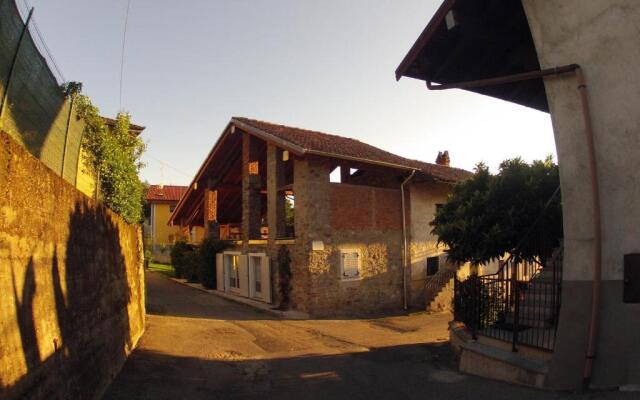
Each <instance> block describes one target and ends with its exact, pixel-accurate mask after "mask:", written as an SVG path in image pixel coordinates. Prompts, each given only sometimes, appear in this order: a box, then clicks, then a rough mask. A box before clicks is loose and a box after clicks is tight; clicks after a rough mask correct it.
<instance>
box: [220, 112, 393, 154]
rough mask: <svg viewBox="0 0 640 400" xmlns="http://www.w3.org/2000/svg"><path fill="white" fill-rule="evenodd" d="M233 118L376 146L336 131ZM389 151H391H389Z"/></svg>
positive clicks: (238, 118)
mask: <svg viewBox="0 0 640 400" xmlns="http://www.w3.org/2000/svg"><path fill="white" fill-rule="evenodd" d="M232 118H233V119H237V120H245V121H254V122H259V123H262V124H269V125H273V126H279V127H282V128H289V129H298V130H300V131H304V132H310V133H319V134H321V135H325V136H332V137H337V138H341V139H349V140H353V141H355V142H358V143H361V144H364V145H367V146H371V147H376V146H374V145H372V144H369V143H366V142H363V141H361V140H359V139H356V138H352V137H350V136H342V135H336V134H335V133H327V132H322V131H318V130H314V129H308V128H300V127H298V126H292V125H284V124H278V123H275V122H270V121H264V120H260V119H255V118H247V117H232ZM376 148H377V149H378V150H382V151H387V150H384V149H381V148H379V147H376ZM387 153H389V152H388V151H387ZM389 154H393V153H389Z"/></svg>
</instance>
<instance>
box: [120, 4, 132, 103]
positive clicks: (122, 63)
mask: <svg viewBox="0 0 640 400" xmlns="http://www.w3.org/2000/svg"><path fill="white" fill-rule="evenodd" d="M130 8H131V0H127V11H126V13H125V14H124V31H123V32H122V59H121V61H120V111H122V80H123V75H124V50H125V45H126V43H127V25H128V23H129V9H130Z"/></svg>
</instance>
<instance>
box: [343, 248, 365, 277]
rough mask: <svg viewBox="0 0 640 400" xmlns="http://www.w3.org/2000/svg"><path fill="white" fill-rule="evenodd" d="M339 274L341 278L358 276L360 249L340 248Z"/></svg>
mask: <svg viewBox="0 0 640 400" xmlns="http://www.w3.org/2000/svg"><path fill="white" fill-rule="evenodd" d="M340 258H341V260H340V276H341V278H342V279H358V278H360V265H361V263H360V259H361V257H360V251H359V250H342V251H341V252H340Z"/></svg>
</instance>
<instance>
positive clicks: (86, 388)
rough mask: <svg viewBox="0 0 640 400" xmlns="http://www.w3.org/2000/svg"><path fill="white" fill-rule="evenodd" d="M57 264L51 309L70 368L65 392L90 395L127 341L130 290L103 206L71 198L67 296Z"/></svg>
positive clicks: (107, 378) (107, 377)
mask: <svg viewBox="0 0 640 400" xmlns="http://www.w3.org/2000/svg"><path fill="white" fill-rule="evenodd" d="M58 269H59V267H58V266H57V263H54V271H53V286H54V293H55V303H56V314H57V318H58V325H59V327H60V335H61V339H62V345H63V347H64V351H65V354H68V363H67V365H69V366H72V371H73V378H72V379H70V380H69V381H68V382H69V383H68V387H67V393H69V394H72V395H70V396H68V397H70V398H72V397H73V398H91V397H93V396H95V390H96V388H100V387H104V385H105V384H106V383H108V381H110V380H111V378H112V376H113V375H115V374H116V373H117V372H118V369H119V367H120V366H121V364H122V362H124V359H125V358H126V348H127V347H130V346H131V337H130V328H129V315H128V310H127V305H128V304H129V301H130V299H131V291H130V289H129V283H128V281H127V273H126V265H125V258H124V255H123V249H122V246H121V245H120V232H119V229H118V226H117V225H116V224H115V223H114V221H113V220H112V218H111V216H110V215H109V214H108V213H107V212H106V211H105V209H104V208H102V207H93V208H92V207H88V206H87V203H86V202H83V203H76V206H75V209H74V212H73V213H72V214H71V216H70V218H69V237H68V240H67V246H66V257H65V269H64V280H65V283H66V296H65V295H64V291H63V289H62V287H61V284H60V283H61V282H60V278H61V276H60V271H59V270H58ZM57 270H58V271H57Z"/></svg>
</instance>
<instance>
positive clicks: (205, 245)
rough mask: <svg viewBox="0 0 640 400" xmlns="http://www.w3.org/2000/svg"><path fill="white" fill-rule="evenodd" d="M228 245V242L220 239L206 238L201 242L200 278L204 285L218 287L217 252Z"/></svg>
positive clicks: (208, 287)
mask: <svg viewBox="0 0 640 400" xmlns="http://www.w3.org/2000/svg"><path fill="white" fill-rule="evenodd" d="M227 246H228V244H227V242H224V241H222V240H218V239H211V238H205V239H204V240H203V241H202V244H200V248H199V250H198V251H199V252H200V261H201V262H200V265H199V267H200V270H199V271H198V278H199V279H200V283H202V286H204V287H206V288H207V289H215V288H216V283H217V282H216V267H217V265H216V263H217V258H216V254H218V253H220V252H221V251H223V250H224V249H226V248H227Z"/></svg>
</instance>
